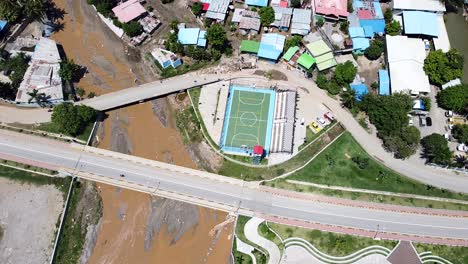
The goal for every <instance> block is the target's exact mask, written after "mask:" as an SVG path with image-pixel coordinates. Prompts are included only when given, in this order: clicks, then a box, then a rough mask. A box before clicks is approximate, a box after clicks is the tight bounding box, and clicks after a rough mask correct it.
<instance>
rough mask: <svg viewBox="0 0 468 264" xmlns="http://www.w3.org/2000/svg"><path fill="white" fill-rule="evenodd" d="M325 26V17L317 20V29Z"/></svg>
mask: <svg viewBox="0 0 468 264" xmlns="http://www.w3.org/2000/svg"><path fill="white" fill-rule="evenodd" d="M323 24H325V19H323V17H319V18H317V27H323Z"/></svg>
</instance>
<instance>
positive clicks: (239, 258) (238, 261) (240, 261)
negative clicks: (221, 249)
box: [232, 239, 253, 264]
mask: <svg viewBox="0 0 468 264" xmlns="http://www.w3.org/2000/svg"><path fill="white" fill-rule="evenodd" d="M236 249H237V241H236V239H234V243H233V246H232V254H233V255H234V263H235V264H252V263H253V262H252V258H251V257H250V256H249V255H246V254H244V253H242V252H239V251H237V250H236Z"/></svg>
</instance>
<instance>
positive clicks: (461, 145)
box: [457, 144, 468, 152]
mask: <svg viewBox="0 0 468 264" xmlns="http://www.w3.org/2000/svg"><path fill="white" fill-rule="evenodd" d="M457 150H458V151H462V152H467V151H468V146H466V145H465V144H459V145H458V146H457Z"/></svg>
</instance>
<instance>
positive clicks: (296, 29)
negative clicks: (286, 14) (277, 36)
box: [291, 8, 312, 35]
mask: <svg viewBox="0 0 468 264" xmlns="http://www.w3.org/2000/svg"><path fill="white" fill-rule="evenodd" d="M311 22H312V10H310V9H299V8H294V12H293V16H292V24H291V34H299V35H307V34H308V33H309V32H310V23H311Z"/></svg>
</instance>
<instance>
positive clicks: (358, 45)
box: [353, 38, 370, 52]
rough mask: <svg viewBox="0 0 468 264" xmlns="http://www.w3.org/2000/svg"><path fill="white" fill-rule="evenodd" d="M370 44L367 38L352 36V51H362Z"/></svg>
mask: <svg viewBox="0 0 468 264" xmlns="http://www.w3.org/2000/svg"><path fill="white" fill-rule="evenodd" d="M369 46H370V41H369V39H367V38H353V51H358V52H359V51H364V50H365V49H367V48H368V47H369Z"/></svg>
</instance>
